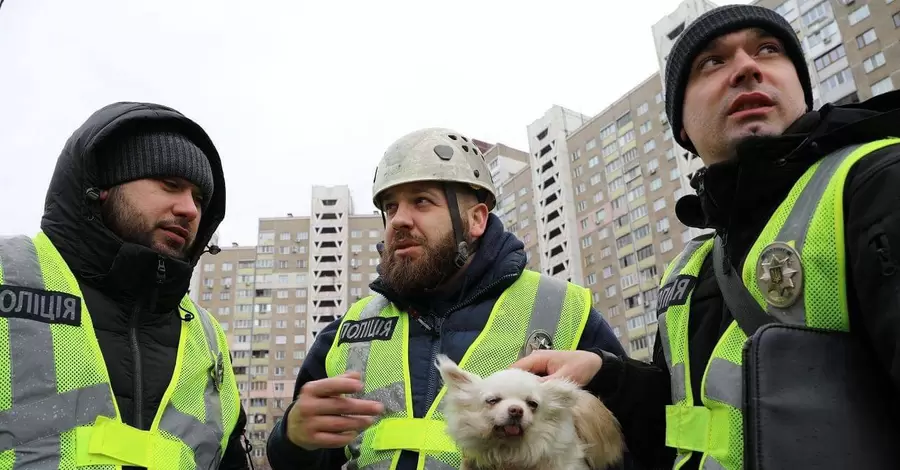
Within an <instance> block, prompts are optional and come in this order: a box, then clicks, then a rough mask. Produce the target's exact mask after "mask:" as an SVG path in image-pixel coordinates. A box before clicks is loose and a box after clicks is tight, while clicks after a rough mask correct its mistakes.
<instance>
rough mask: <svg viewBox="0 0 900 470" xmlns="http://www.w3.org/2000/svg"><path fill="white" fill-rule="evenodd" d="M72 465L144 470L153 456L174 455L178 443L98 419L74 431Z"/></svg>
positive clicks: (176, 453) (177, 449) (124, 425)
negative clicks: (92, 423)
mask: <svg viewBox="0 0 900 470" xmlns="http://www.w3.org/2000/svg"><path fill="white" fill-rule="evenodd" d="M75 447H76V456H75V465H76V466H78V467H84V466H90V465H134V466H138V467H146V468H148V469H154V468H159V466H158V465H155V464H154V456H155V455H160V454H161V455H178V453H179V452H180V451H181V449H180V447H179V444H178V443H177V442H174V441H170V440H168V439H166V438H165V437H163V436H162V435H161V434H159V433H158V432H153V431H144V430H140V429H137V428H133V427H131V426H129V425H127V424H125V423H122V422H119V421H116V420H113V419H110V418H107V417H106V416H98V417H97V420H96V421H95V422H94V425H93V427H88V426H80V427H78V428H76V429H75Z"/></svg>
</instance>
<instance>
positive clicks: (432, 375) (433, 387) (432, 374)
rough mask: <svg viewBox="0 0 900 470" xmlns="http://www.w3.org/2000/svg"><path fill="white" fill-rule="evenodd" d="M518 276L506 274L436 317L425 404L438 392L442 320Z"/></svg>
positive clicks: (431, 401)
mask: <svg viewBox="0 0 900 470" xmlns="http://www.w3.org/2000/svg"><path fill="white" fill-rule="evenodd" d="M518 276H519V275H518V274H507V275H505V276H502V277H500V278H499V279H497V280H496V281H494V282H492V283H490V284H488V285H487V287H485V288H483V289H481V290H479V291H478V292H476V293H475V295H470V296H469V297H468V298H466V300H464V301H462V302H460V303H458V304H456V305H454V306H453V307H450V308H449V309H448V310H447V312H445V313H444V315H443V316H442V317H436V320H437V324H436V328H435V333H436V334H437V339H436V340H435V341H434V343H432V345H431V362H430V363H429V364H431V365H432V367H430V368H429V369H428V370H429V372H428V397H427V398H428V401H426V403H433V402H434V399H435V398H437V392H438V391H437V375H438V372H437V367H434V363H435V362H436V361H437V354H438V351H440V346H441V339H442V338H443V336H442V335H441V329H442V327H443V326H444V319H445V318H447V316H449V315H450V314H451V313H453V312H455V311H457V310H460V309H462V308H465V307H466V306H467V305H469V304H471V303H472V302H474V301H475V300H477V299H478V298H479V297H481V296H482V295H484V293H485V292H488V291H490V290H492V289H494V288H495V287H496V286H498V285H499V284H501V283H502V282H505V281H507V280H509V279H514V278H516V277H518Z"/></svg>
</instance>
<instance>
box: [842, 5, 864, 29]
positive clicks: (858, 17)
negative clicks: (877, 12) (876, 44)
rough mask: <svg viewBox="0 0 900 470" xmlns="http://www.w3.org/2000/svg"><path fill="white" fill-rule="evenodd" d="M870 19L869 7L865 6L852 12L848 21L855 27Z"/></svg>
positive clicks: (848, 16)
mask: <svg viewBox="0 0 900 470" xmlns="http://www.w3.org/2000/svg"><path fill="white" fill-rule="evenodd" d="M868 17H869V5H863V6H861V7H859V8H857V9H856V10H853V11H851V12H850V14H849V15H847V20H848V21H849V22H850V26H853V25H855V24H856V23H859V22H860V21H862V20H864V19H866V18H868Z"/></svg>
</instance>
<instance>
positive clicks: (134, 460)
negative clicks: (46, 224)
mask: <svg viewBox="0 0 900 470" xmlns="http://www.w3.org/2000/svg"><path fill="white" fill-rule="evenodd" d="M181 308H182V309H184V310H185V311H187V312H190V313H191V314H192V315H194V318H195V319H196V320H194V321H188V322H182V327H181V337H180V341H179V346H178V357H177V360H176V365H175V370H174V371H173V375H172V380H171V382H170V384H169V387H168V389H167V390H166V392H165V395H164V396H163V398H162V401H161V403H160V408H159V410H158V411H157V413H156V417H155V419H154V420H153V424H152V425H151V427H150V429H149V430H139V429H136V428H134V427H131V426H128V425H127V424H125V423H123V422H122V420H121V418H120V415H119V411H118V406H117V404H116V400H115V395H114V394H113V392H112V387H111V385H110V382H109V374H108V372H107V369H106V364H105V362H104V360H103V356H102V355H101V352H100V345H99V343H98V342H97V337H96V335H95V333H94V328H93V326H92V322H91V315H90V313H89V310H88V309H89V306H88V305H86V303H85V302H84V301H83V298H82V296H81V290H80V288H79V286H78V281H77V280H76V279H75V276H74V275H73V274H72V272H71V270H70V269H69V268H68V266H67V265H66V263H65V262H64V261H63V259H62V257H61V256H60V254H59V252H58V251H57V250H56V248H55V247H54V246H53V244H52V243H51V242H50V239H49V238H47V236H46V235H45V234H44V233H42V232H40V233H38V234H37V235H36V236H35V237H34V238H31V237H27V236H15V237H8V238H2V239H0V469H47V470H50V469H75V468H76V467H83V466H91V467H90V468H91V469H92V470H112V469H119V468H121V467H122V466H123V465H134V466H141V467H147V468H149V469H160V470H163V469H204V470H205V469H208V468H215V467H216V466H218V464H219V462H220V461H221V458H222V455H223V454H224V452H225V447H226V445H227V443H228V438H229V436H230V435H231V432H232V430H233V429H234V426H235V424H236V423H237V419H238V414H239V408H240V397H239V395H238V391H237V384H236V383H235V380H234V374H233V371H232V369H231V360H230V357H229V354H228V345H227V342H226V339H225V335H224V333H223V331H222V328H221V326H220V325H219V324H218V322H216V320H215V319H214V318H212V316H211V315H210V314H209V313H208V312H206V311H205V310H203V309H202V308H200V307H199V306H197V305H196V304H194V303H193V302H192V301H191V300H190V299H189V298H188V297H187V296H185V297H184V298H183V299H182V301H181Z"/></svg>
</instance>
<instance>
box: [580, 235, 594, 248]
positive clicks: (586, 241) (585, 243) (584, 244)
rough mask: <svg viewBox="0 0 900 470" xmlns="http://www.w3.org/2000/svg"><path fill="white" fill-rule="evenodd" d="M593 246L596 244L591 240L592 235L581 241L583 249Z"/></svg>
mask: <svg viewBox="0 0 900 470" xmlns="http://www.w3.org/2000/svg"><path fill="white" fill-rule="evenodd" d="M593 244H594V241H593V239H592V238H591V236H590V235H588V236H586V237H584V238H582V239H581V247H582V248H587V247H589V246H591V245H593Z"/></svg>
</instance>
